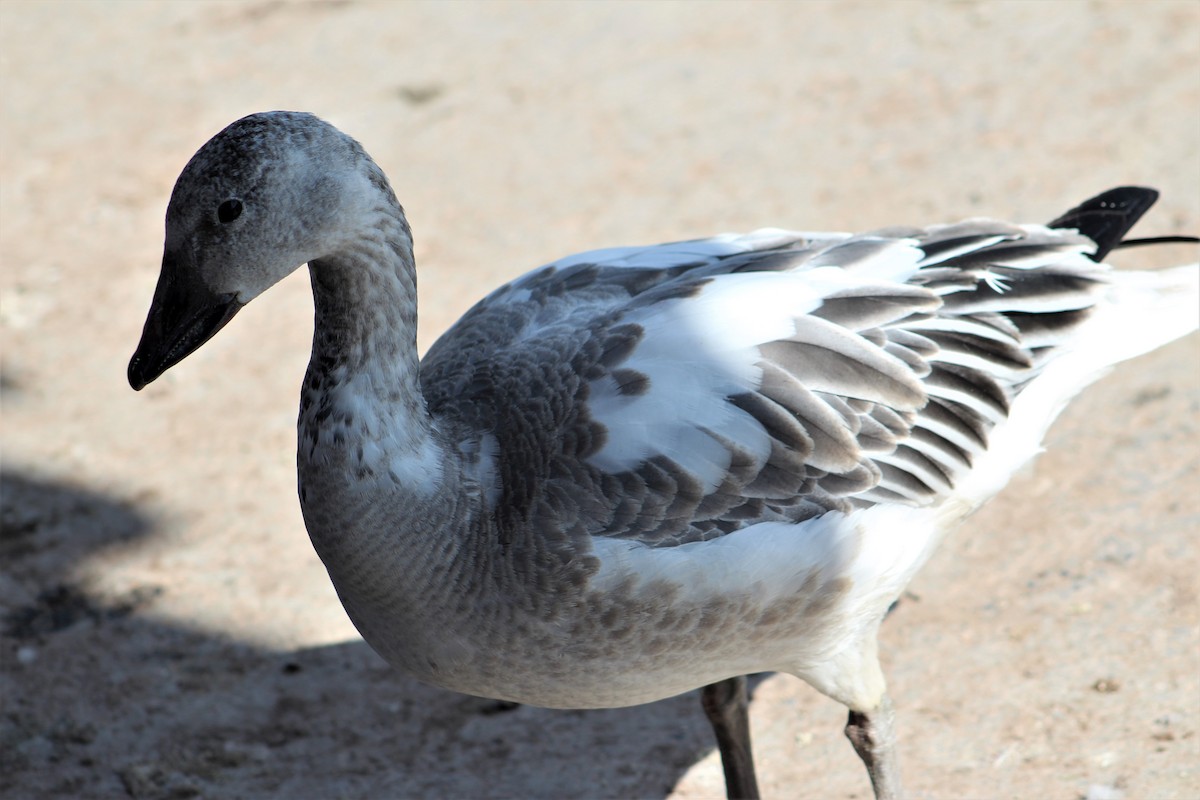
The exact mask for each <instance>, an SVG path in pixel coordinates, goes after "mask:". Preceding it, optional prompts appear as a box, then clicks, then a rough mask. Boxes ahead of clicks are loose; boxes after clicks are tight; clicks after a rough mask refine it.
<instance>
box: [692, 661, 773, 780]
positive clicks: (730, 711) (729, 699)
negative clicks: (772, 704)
mask: <svg viewBox="0 0 1200 800" xmlns="http://www.w3.org/2000/svg"><path fill="white" fill-rule="evenodd" d="M700 701H701V702H702V703H703V705H704V713H705V714H706V715H707V716H708V721H709V722H710V723H711V724H712V727H713V733H715V734H716V735H717V747H718V748H719V749H720V751H721V766H722V767H724V768H725V793H726V794H727V795H728V796H729V800H758V797H759V794H758V780H757V779H756V778H755V777H754V756H753V754H752V753H751V752H750V717H749V714H748V711H749V707H750V699H749V692H748V691H747V690H746V676H744V675H739V676H738V677H736V678H727V679H726V680H723V681H719V682H717V683H710V684H709V685H708V686H705V687H704V688H703V689H702V690H700Z"/></svg>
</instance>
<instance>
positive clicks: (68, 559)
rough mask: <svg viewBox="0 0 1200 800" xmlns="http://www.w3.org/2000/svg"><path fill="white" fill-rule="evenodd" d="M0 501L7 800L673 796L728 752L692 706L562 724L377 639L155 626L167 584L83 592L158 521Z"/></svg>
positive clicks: (121, 506)
mask: <svg viewBox="0 0 1200 800" xmlns="http://www.w3.org/2000/svg"><path fill="white" fill-rule="evenodd" d="M0 501H2V502H0V506H2V511H0V525H2V530H0V564H2V565H3V566H2V567H0V570H2V572H0V614H2V616H3V620H2V625H0V628H2V630H0V633H2V638H0V645H2V647H0V697H3V698H4V701H3V712H2V714H0V774H3V775H4V776H5V778H4V783H5V784H6V786H5V789H6V791H7V792H8V794H5V792H4V791H0V794H3V795H4V796H11V797H20V798H29V799H30V800H35V799H37V798H61V797H133V798H151V799H154V800H157V799H158V798H185V797H213V798H220V797H230V796H238V797H251V798H254V797H289V798H326V797H344V798H400V797H404V798H408V797H422V798H501V797H521V798H563V797H573V798H609V797H662V796H665V795H666V794H668V793H669V792H670V791H671V789H672V788H673V787H674V785H675V784H676V783H677V782H678V780H679V779H680V777H681V776H682V774H683V773H684V772H685V771H686V770H687V769H688V768H689V767H691V766H692V765H693V764H694V763H695V762H696V761H697V760H698V759H700V758H702V757H704V756H706V755H707V754H708V753H710V752H711V751H712V749H713V741H712V735H711V732H710V730H709V728H708V723H707V721H706V720H705V718H704V715H703V713H702V711H701V708H700V702H699V698H698V695H697V693H696V692H691V693H688V694H687V695H683V696H680V697H676V698H672V699H669V700H665V701H662V702H659V703H654V704H651V705H647V706H639V707H634V708H627V709H615V710H602V711H552V710H545V709H537V708H531V707H526V706H517V705H513V704H505V703H497V702H496V701H494V700H485V699H481V698H475V697H468V696H464V695H460V694H455V693H453V692H447V691H443V690H440V689H435V688H432V687H428V686H424V685H422V684H419V683H416V682H415V681H412V680H409V679H407V678H405V677H404V676H403V675H401V674H400V673H398V672H396V671H394V670H392V669H391V668H390V667H388V666H387V665H386V664H385V663H384V662H383V661H382V660H381V659H380V658H379V657H378V656H376V655H375V654H374V653H373V652H372V651H371V650H370V649H369V648H368V647H367V646H366V644H364V643H363V642H362V641H352V642H346V643H340V644H335V645H330V646H326V647H318V648H312V649H306V650H301V651H297V652H273V651H270V650H267V649H262V648H259V647H255V646H252V645H248V644H246V643H243V642H238V641H234V640H229V639H224V638H222V637H220V636H214V635H212V634H210V633H205V632H198V631H194V630H188V629H186V628H183V627H179V626H173V625H170V624H164V623H162V622H160V621H155V620H154V619H153V614H152V612H153V608H154V602H155V598H156V597H157V596H158V595H159V593H160V592H162V591H169V589H170V587H161V586H143V587H138V588H137V589H135V590H134V591H132V592H131V593H129V594H127V595H125V596H121V597H113V596H106V595H103V594H101V593H98V592H97V591H94V590H91V589H89V588H88V587H87V586H83V585H80V584H78V583H76V582H74V581H73V580H72V578H71V576H72V575H74V574H76V570H75V567H76V565H77V564H79V563H80V562H82V561H84V560H86V559H89V558H93V557H96V556H97V555H99V554H100V551H102V550H104V549H106V548H111V547H116V546H124V545H128V544H130V543H134V542H136V541H138V540H139V539H142V538H143V537H147V536H151V535H154V531H155V525H154V521H153V520H152V519H151V518H150V517H149V516H148V515H146V514H144V513H142V512H140V511H138V510H137V509H135V508H133V507H131V506H130V505H129V504H127V503H124V502H121V501H119V500H116V499H112V498H108V497H105V496H102V495H100V494H97V493H95V492H91V491H89V490H87V489H85V488H82V487H78V486H68V485H63V484H55V483H53V482H48V481H44V480H40V479H37V478H34V477H30V476H28V475H24V474H19V473H13V472H11V471H10V472H8V473H5V474H3V475H0ZM147 612H149V613H147ZM760 682H761V679H758V680H752V681H751V686H752V687H754V686H757V685H758V683H760ZM117 734H119V735H117ZM234 787H236V788H234Z"/></svg>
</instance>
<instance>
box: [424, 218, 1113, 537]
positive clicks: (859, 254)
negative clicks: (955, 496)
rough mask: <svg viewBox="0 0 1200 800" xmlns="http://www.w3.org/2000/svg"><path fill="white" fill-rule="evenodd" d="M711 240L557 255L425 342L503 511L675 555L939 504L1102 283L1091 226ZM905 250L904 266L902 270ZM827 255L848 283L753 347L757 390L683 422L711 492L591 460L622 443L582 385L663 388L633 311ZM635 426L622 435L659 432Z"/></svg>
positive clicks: (658, 467) (657, 463) (442, 389)
mask: <svg viewBox="0 0 1200 800" xmlns="http://www.w3.org/2000/svg"><path fill="white" fill-rule="evenodd" d="M712 241H713V242H715V244H713V245H711V246H710V245H709V244H708V243H706V242H691V243H681V244H679V245H672V246H664V248H665V249H663V250H655V249H654V248H648V249H647V250H646V252H645V253H643V252H642V251H638V250H636V249H622V250H614V251H603V253H602V254H603V255H606V256H607V257H609V258H610V259H611V263H612V264H614V265H612V266H604V265H598V264H596V263H589V262H588V261H586V260H585V259H584V258H583V257H582V256H580V257H573V258H572V259H565V260H564V261H562V262H558V264H557V265H552V266H550V267H546V268H543V269H542V270H540V271H537V272H535V273H531V274H530V275H528V276H526V277H525V278H523V279H521V280H519V281H517V282H514V283H513V284H510V285H509V286H508V287H502V288H501V289H499V290H497V291H496V292H494V293H493V294H492V295H491V296H489V298H487V299H486V300H485V301H483V302H482V303H480V304H479V305H478V306H477V307H476V308H475V309H473V310H472V311H471V312H469V313H468V315H467V316H465V317H464V318H463V320H462V321H461V322H460V323H459V324H458V325H457V326H455V328H453V329H451V331H449V332H448V333H447V334H446V335H445V336H444V337H443V339H442V340H440V341H439V342H438V343H437V344H436V345H435V346H434V348H432V349H431V350H430V354H429V356H427V358H426V360H425V362H424V363H423V375H422V383H423V387H424V389H425V392H426V397H427V400H428V401H429V404H430V408H431V411H434V412H435V413H436V414H440V415H442V416H443V417H444V418H445V419H447V420H455V421H457V422H458V423H459V424H461V427H462V430H463V431H464V432H466V434H469V433H470V432H471V431H485V432H489V433H491V434H492V435H494V436H495V437H496V438H497V440H498V443H499V447H498V448H497V449H498V452H499V454H500V455H499V456H498V457H497V462H498V463H497V466H496V469H497V472H498V474H499V479H500V480H499V484H500V486H501V487H502V489H501V491H502V497H501V500H500V503H499V505H500V506H501V507H503V508H506V509H508V510H507V511H506V512H505V513H508V514H510V515H516V516H520V517H523V518H524V519H526V520H528V519H541V520H557V522H558V523H561V525H560V527H561V528H562V530H564V531H574V532H575V533H576V534H578V533H582V532H584V531H586V532H587V533H588V534H591V535H608V536H618V537H628V538H633V539H637V540H639V541H642V542H645V543H648V544H654V545H673V544H680V543H684V542H688V541H696V540H702V539H708V538H712V537H715V536H721V535H724V534H725V533H728V532H729V531H732V530H736V529H738V528H741V527H744V526H745V525H747V524H751V523H753V522H756V521H764V520H791V521H798V520H801V519H805V518H807V517H811V516H813V515H816V514H820V513H824V512H826V511H829V510H831V509H842V510H849V509H851V508H854V507H863V506H869V505H872V504H874V503H878V502H882V501H890V502H903V503H910V504H914V505H920V504H925V503H928V502H931V501H933V500H934V499H936V498H937V497H938V496H939V495H942V494H944V493H945V492H947V491H949V490H950V489H951V488H952V487H953V486H954V485H955V481H956V480H957V479H958V478H959V476H961V475H962V474H964V473H965V472H966V471H967V470H969V469H970V467H971V464H972V462H973V459H974V458H975V457H976V456H977V455H978V454H979V453H980V452H982V451H983V450H984V449H985V448H986V446H987V441H988V435H989V432H990V431H991V429H992V428H993V427H994V426H995V425H996V423H998V422H999V421H1001V420H1003V419H1004V418H1005V416H1006V414H1007V412H1008V407H1009V404H1010V402H1011V400H1012V399H1013V397H1014V396H1015V394H1016V393H1017V392H1019V391H1020V388H1021V387H1022V386H1024V385H1025V384H1026V383H1027V382H1028V381H1029V380H1030V379H1031V378H1032V377H1033V376H1034V375H1036V373H1037V370H1038V369H1039V366H1040V364H1042V363H1044V360H1045V358H1046V357H1047V355H1048V354H1049V353H1052V351H1053V349H1054V346H1055V345H1056V344H1058V343H1060V342H1061V341H1063V339H1064V337H1065V336H1067V335H1068V334H1069V333H1070V331H1071V330H1072V329H1073V328H1074V327H1075V326H1076V325H1078V324H1079V323H1080V322H1081V321H1082V319H1083V318H1084V317H1086V315H1087V313H1088V309H1089V308H1090V307H1091V306H1092V304H1093V303H1094V302H1095V299H1096V295H1097V290H1098V289H1099V288H1101V287H1102V286H1103V285H1104V283H1105V279H1104V273H1103V267H1101V266H1096V265H1092V266H1091V267H1090V268H1089V267H1087V266H1086V265H1085V264H1084V263H1083V261H1084V260H1085V259H1084V258H1083V257H1081V254H1086V253H1087V252H1088V251H1089V248H1090V247H1091V246H1092V245H1091V242H1090V240H1088V239H1086V238H1085V237H1082V236H1078V235H1076V234H1073V233H1071V232H1069V231H1054V230H1048V229H1045V228H1038V227H1018V226H1013V225H1008V224H1005V223H997V222H992V221H978V220H977V221H969V222H966V223H961V224H958V225H951V226H942V227H938V228H930V229H926V230H914V229H906V230H902V231H899V230H897V231H886V232H877V233H874V234H870V235H866V236H862V237H850V238H846V237H843V236H833V237H830V238H827V239H823V240H822V239H810V238H806V237H804V236H801V235H785V234H782V233H779V234H772V235H771V236H758V237H757V238H756V235H754V234H752V235H750V236H749V237H745V238H742V239H736V240H735V239H728V238H726V239H722V240H720V241H717V240H712ZM671 248H674V249H671ZM901 248H903V249H905V251H906V253H907V252H910V251H911V258H910V260H909V262H905V263H907V266H905V264H904V263H901V266H905V269H907V272H906V273H905V274H904V275H903V276H902V277H901V278H900V279H897V278H894V277H892V276H891V275H890V274H889V272H888V271H889V270H892V271H895V269H896V263H899V262H897V258H898V256H897V254H898V253H899V252H900V249H901ZM651 250H655V252H653V253H650V251H651ZM647 253H649V255H647ZM672 254H674V256H673V257H674V258H675V260H674V261H672ZM904 257H905V258H909V256H908V255H905V256H904ZM901 261H902V259H901ZM641 264H644V265H645V266H639V265H641ZM834 267H836V268H838V270H841V271H844V273H846V274H848V275H851V276H859V277H858V278H855V280H856V281H857V283H855V282H854V281H851V282H850V283H851V284H853V285H833V284H820V283H819V282H818V284H814V285H821V286H825V289H823V290H822V291H823V294H822V295H821V297H820V302H819V305H818V306H817V307H816V308H815V309H812V310H810V311H809V313H801V314H797V315H796V317H795V319H794V320H793V321H794V330H793V332H792V333H791V335H789V336H786V337H783V338H779V339H776V340H774V341H769V342H765V343H763V344H761V345H759V346H758V347H757V364H756V366H757V370H758V374H759V376H760V377H759V378H758V380H757V382H756V383H755V384H754V385H747V386H746V387H745V388H744V390H742V391H738V392H730V393H728V395H727V396H726V397H725V398H724V400H723V401H722V402H724V403H726V404H727V405H728V408H729V420H728V421H727V424H701V423H699V422H697V423H696V426H695V427H694V428H690V429H687V430H686V431H685V433H684V434H679V437H680V438H679V441H677V442H676V443H675V445H674V446H675V447H676V448H682V449H685V450H686V452H687V453H688V454H689V457H690V458H692V459H693V460H694V462H695V464H703V465H704V469H702V470H700V471H701V472H704V471H708V470H716V471H718V472H719V473H720V475H721V476H722V477H721V478H720V479H719V480H717V481H716V482H715V485H714V483H713V482H712V481H711V480H708V481H702V480H700V479H699V477H698V473H696V472H692V471H689V469H688V468H687V467H685V466H683V465H681V462H680V460H678V459H676V458H672V457H670V456H668V455H665V454H664V453H663V451H661V450H655V449H654V448H648V455H647V456H646V457H645V458H643V459H641V460H640V461H638V462H637V463H636V464H634V465H632V466H629V467H628V468H626V469H622V470H617V471H612V470H605V469H601V468H599V467H597V466H595V465H594V464H593V463H590V462H589V457H590V456H591V455H592V454H594V453H595V452H597V451H598V450H600V449H601V448H602V447H604V445H605V442H606V441H607V440H608V438H609V437H610V436H612V432H611V431H608V430H606V429H605V427H604V426H603V425H600V424H599V423H597V421H596V420H595V419H593V418H592V416H591V415H590V412H589V399H594V398H591V397H590V395H589V392H590V391H593V390H594V389H589V386H591V387H597V386H607V387H610V390H611V392H613V393H615V394H617V395H619V396H624V397H629V398H635V397H641V396H643V395H646V394H647V393H653V392H656V391H657V392H663V391H668V389H664V387H662V386H655V385H654V384H653V383H652V382H651V381H650V379H649V378H648V377H647V375H645V374H644V373H642V372H640V371H638V370H636V369H632V368H630V366H629V362H630V361H631V356H632V355H633V354H635V353H636V352H637V351H638V348H639V346H641V345H642V343H643V338H644V337H645V336H646V335H648V334H647V333H646V331H645V330H644V329H643V328H642V326H640V325H638V324H634V323H632V322H630V321H629V320H627V319H626V316H627V315H628V314H629V313H630V311H631V310H633V309H637V310H638V313H640V314H643V315H644V314H645V312H646V311H647V310H648V309H649V310H651V311H652V310H653V308H654V307H655V306H656V305H657V304H660V303H663V304H667V303H673V302H681V303H686V302H689V300H690V298H692V297H693V296H695V295H696V294H697V293H698V292H699V291H700V290H701V287H703V286H705V285H707V284H709V282H711V281H720V280H721V276H723V275H734V274H737V273H745V272H788V273H792V274H799V275H804V274H807V273H808V272H809V271H814V272H812V273H811V274H813V275H819V274H821V273H820V272H816V271H820V270H823V271H824V272H826V273H827V272H828V270H829V268H834ZM814 280H815V278H814ZM664 308H665V306H664ZM746 313H748V314H753V313H754V311H753V310H752V309H748V310H747V312H746ZM681 399H685V398H681ZM681 408H682V407H681ZM680 413H681V414H684V413H686V412H683V411H682V410H681V411H680ZM738 415H741V416H740V418H744V419H746V420H747V421H752V424H751V425H750V426H749V427H747V425H745V424H742V423H737V424H734V423H735V422H736V418H739V417H738ZM739 425H740V427H739ZM632 430H634V431H635V432H631V430H626V429H624V428H623V429H622V431H621V435H625V436H632V435H641V436H645V437H651V439H653V438H654V437H657V436H660V435H661V431H656V430H642V431H636V425H635V426H633V429H632ZM755 432H757V433H755ZM685 434H686V435H685ZM464 435H465V434H464ZM756 437H757V439H756ZM758 439H762V440H764V441H765V444H764V441H758ZM693 468H694V465H693ZM500 524H502V525H503V524H504V523H503V522H501V523H500ZM556 524H557V523H556ZM550 527H553V525H550V524H543V525H541V526H540V528H541V529H542V530H545V529H548V528H550ZM564 535H569V534H564Z"/></svg>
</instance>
